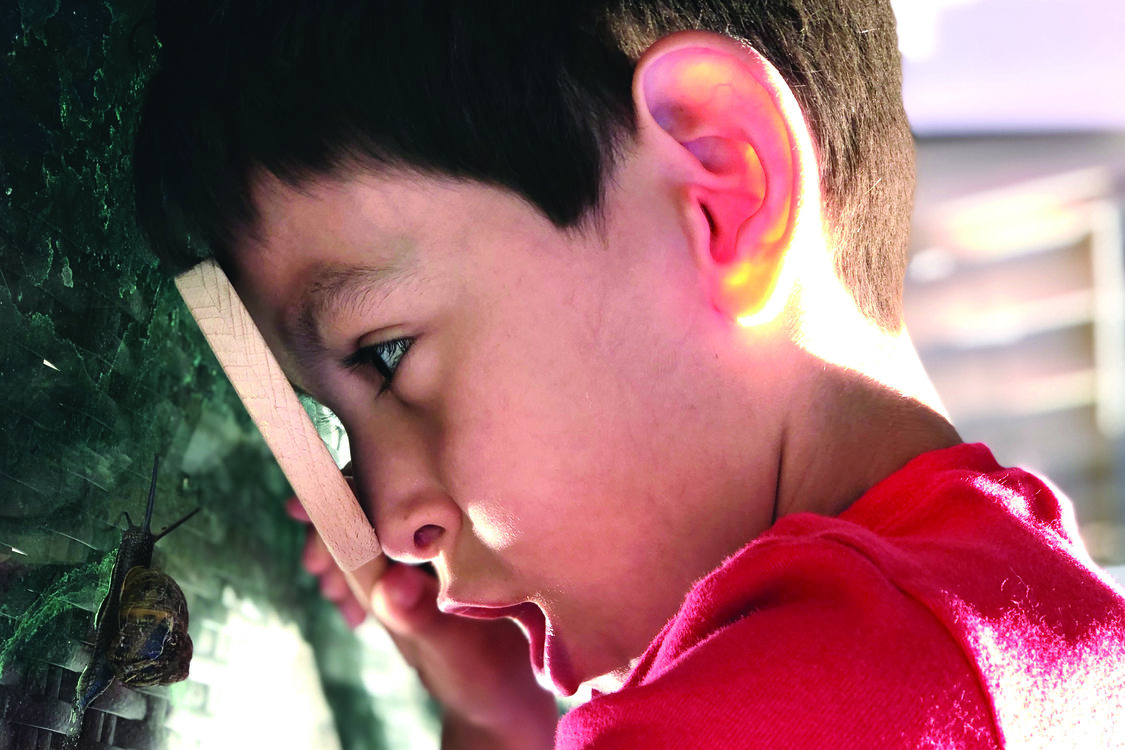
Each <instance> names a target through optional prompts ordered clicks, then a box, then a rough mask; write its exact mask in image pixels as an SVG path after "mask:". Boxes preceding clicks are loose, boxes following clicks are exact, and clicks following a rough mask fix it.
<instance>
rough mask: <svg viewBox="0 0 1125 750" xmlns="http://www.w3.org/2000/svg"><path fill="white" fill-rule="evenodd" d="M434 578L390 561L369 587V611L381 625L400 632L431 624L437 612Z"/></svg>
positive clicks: (412, 630) (417, 629)
mask: <svg viewBox="0 0 1125 750" xmlns="http://www.w3.org/2000/svg"><path fill="white" fill-rule="evenodd" d="M437 590H438V582H437V581H436V580H435V579H434V578H432V577H431V576H428V575H426V573H425V572H423V571H422V570H420V569H418V568H415V567H413V566H410V565H392V566H390V567H389V568H387V571H386V572H385V573H384V574H383V575H382V577H380V578H379V580H378V581H377V582H376V583H375V585H374V587H373V588H372V590H371V611H372V612H373V613H374V614H375V617H376V618H378V619H379V621H380V622H381V623H383V626H384V627H386V628H387V629H388V630H389V631H391V632H392V633H398V634H400V635H407V634H416V633H419V632H422V631H425V630H427V629H429V628H430V627H432V626H433V625H434V623H435V622H436V621H437V620H438V618H439V617H440V616H441V613H440V612H439V611H438V608H437Z"/></svg>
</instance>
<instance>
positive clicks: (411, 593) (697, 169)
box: [135, 0, 1125, 749]
mask: <svg viewBox="0 0 1125 750" xmlns="http://www.w3.org/2000/svg"><path fill="white" fill-rule="evenodd" d="M257 5H258V4H254V3H230V4H219V5H216V6H215V7H208V8H206V9H201V7H200V5H199V4H198V3H185V4H182V5H179V6H171V7H169V8H166V9H164V11H163V13H162V14H161V15H160V16H158V19H157V24H158V33H159V34H160V35H161V38H162V43H163V49H162V61H161V63H162V67H161V70H160V71H159V72H158V73H157V74H156V75H155V76H154V78H153V80H152V82H151V83H150V86H149V90H148V93H147V98H146V102H145V106H144V111H143V113H142V123H141V129H140V132H139V136H138V146H137V154H136V165H135V168H136V175H137V203H138V210H139V213H140V216H141V219H142V223H143V225H144V227H145V229H146V232H147V234H148V236H149V238H150V240H151V241H152V244H153V246H154V247H155V248H156V250H157V252H158V253H159V254H160V255H161V257H162V259H163V260H164V261H165V263H166V264H167V265H168V266H169V267H170V268H171V269H172V270H173V271H179V270H182V269H183V268H185V267H188V266H190V265H191V264H192V263H194V262H195V261H196V260H197V259H198V255H196V254H194V253H195V252H196V251H198V250H200V249H201V250H202V252H203V253H204V254H210V255H213V256H214V257H216V258H217V259H218V260H219V262H220V263H221V265H222V266H223V267H224V269H225V270H226V272H227V274H228V276H230V278H231V280H232V281H233V283H234V284H235V286H236V287H237V289H238V291H239V295H240V296H241V297H242V299H243V300H244V301H245V302H246V304H247V307H248V308H249V309H250V311H251V313H252V315H253V317H254V319H255V321H256V323H257V325H258V327H259V328H260V329H261V330H262V333H263V335H264V336H265V337H266V339H267V341H268V342H269V344H270V347H271V349H272V350H273V351H274V352H275V354H276V355H277V357H278V359H279V361H280V363H281V365H282V367H283V369H284V370H285V372H286V374H287V375H288V377H289V378H290V379H291V380H292V381H293V383H294V384H295V385H296V386H298V387H299V388H301V389H303V390H305V391H306V392H308V393H309V394H311V395H312V396H313V397H315V398H316V399H317V400H319V401H320V402H322V403H323V404H325V405H326V406H327V407H328V408H330V409H331V410H332V411H333V412H335V413H336V414H337V415H338V416H339V417H340V419H341V421H342V422H343V424H344V426H345V428H346V429H347V431H348V434H349V438H350V442H351V447H352V454H353V461H354V469H355V483H356V488H357V493H358V495H359V497H360V499H361V503H362V505H363V507H364V509H365V511H366V513H367V515H368V517H369V518H370V520H371V522H372V524H373V526H374V528H375V530H376V532H377V533H378V536H379V539H380V541H381V543H382V545H383V548H384V551H385V553H386V556H387V557H388V558H390V560H391V561H392V562H391V563H390V565H389V566H388V567H387V569H386V571H385V572H384V574H383V575H382V578H381V579H380V580H379V582H378V583H377V584H376V586H375V589H374V591H373V592H372V607H373V610H374V612H375V614H376V616H377V617H378V618H379V619H380V620H381V621H382V622H383V623H384V624H385V625H386V627H387V628H388V629H389V630H390V632H391V633H392V635H393V637H394V638H395V641H396V643H397V644H398V645H399V647H400V650H401V651H402V652H403V654H404V656H405V657H406V658H407V660H408V661H410V663H411V664H413V665H414V666H415V667H416V668H417V670H418V671H419V673H420V675H421V677H422V680H423V682H424V683H425V684H426V685H427V687H428V689H429V690H430V691H431V692H432V693H433V695H434V696H435V698H436V699H437V700H438V701H439V702H440V703H441V704H442V706H443V707H444V709H445V714H444V717H445V718H444V733H443V742H444V744H445V745H446V746H447V747H489V748H495V747H515V748H533V747H550V746H551V744H552V742H554V743H555V744H556V746H557V747H565V748H577V747H589V748H599V749H602V748H640V747H643V748H664V747H667V748H683V747H763V746H780V747H857V748H861V747H862V748H871V747H920V746H925V747H930V746H933V747H1002V746H1007V747H1038V746H1043V747H1047V746H1050V747H1063V746H1073V747H1109V746H1114V744H1115V743H1121V742H1122V738H1125V724H1123V713H1122V708H1121V698H1120V695H1121V689H1122V687H1125V666H1123V658H1122V657H1123V654H1125V601H1123V600H1122V598H1121V596H1120V595H1119V594H1118V593H1117V592H1116V591H1115V590H1114V589H1113V588H1112V587H1111V586H1110V585H1109V584H1108V583H1106V581H1105V579H1104V578H1103V577H1102V576H1101V574H1100V573H1098V572H1097V571H1096V569H1095V568H1094V567H1093V565H1092V563H1090V561H1089V559H1088V557H1087V556H1086V554H1085V551H1084V549H1083V548H1082V545H1081V542H1080V541H1079V540H1078V537H1077V535H1076V533H1075V531H1074V524H1073V521H1072V519H1071V516H1070V506H1069V505H1068V504H1067V503H1066V501H1065V500H1062V499H1060V498H1057V497H1056V496H1055V495H1054V494H1053V493H1052V491H1051V490H1050V489H1049V488H1048V487H1047V486H1046V485H1044V484H1043V483H1042V482H1041V481H1040V480H1038V479H1036V478H1034V477H1032V476H1030V475H1028V474H1026V473H1024V472H1021V471H1016V470H1008V469H1002V468H1000V467H999V466H997V465H996V463H995V461H994V460H993V459H992V457H991V455H990V454H989V453H988V451H987V449H985V448H983V447H982V446H966V445H962V444H961V440H960V439H959V437H958V435H957V433H956V432H955V430H954V429H953V427H952V426H951V425H950V424H949V422H948V420H947V419H946V417H945V415H944V413H943V410H942V407H941V404H940V402H939V401H938V398H937V396H936V394H935V393H934V392H933V389H932V387H931V385H930V383H929V381H928V379H927V377H926V375H925V373H924V372H923V370H922V367H921V365H920V363H919V361H918V359H917V356H916V354H915V352H914V350H913V348H912V346H911V344H910V341H909V338H908V337H907V335H906V333H905V331H904V329H903V327H902V320H901V308H900V300H899V297H900V293H901V281H902V275H903V270H904V267H905V253H906V246H907V231H908V224H909V213H910V203H911V198H910V196H911V191H912V186H913V167H912V164H913V162H912V158H913V157H912V154H913V152H912V142H911V137H910V132H909V129H908V126H907V123H906V120H905V117H904V114H903V112H902V105H901V98H900V72H899V61H898V55H897V50H896V39H895V33H894V23H893V17H892V15H891V12H890V10H889V7H888V4H887V3H886V2H880V1H878V0H871V1H866V0H865V1H862V2H860V1H855V2H845V1H843V0H790V1H789V2H760V3H739V2H726V3H724V2H717V1H716V2H696V3H690V4H689V3H683V2H672V1H671V0H668V1H666V2H656V1H654V2H620V1H619V2H594V1H592V0H591V1H587V2H560V3H520V2H510V3H489V4H484V3H482V4H480V5H479V7H476V6H474V7H467V4H463V3H462V4H457V3H453V2H409V3H407V2H374V1H372V2H361V1H360V0H337V1H335V2H320V3H312V2H299V1H297V0H292V1H290V2H271V3H263V4H261V7H260V8H259V7H256V6H257ZM419 563H429V564H430V565H431V566H432V568H433V569H434V570H435V571H436V573H437V575H436V579H435V578H432V577H430V576H428V575H427V574H426V573H424V572H423V571H422V570H420V569H419V568H417V567H413V565H414V564H419ZM307 564H308V565H309V567H310V568H311V569H313V570H314V571H315V572H317V573H318V574H320V575H322V576H323V579H324V581H323V587H324V589H325V591H326V593H328V595H329V596H330V597H331V598H333V599H335V600H337V601H339V602H341V606H342V608H344V609H345V610H348V609H349V608H352V609H351V612H352V617H355V616H356V614H355V612H354V607H355V604H354V603H352V602H350V600H349V598H348V596H347V594H346V588H345V587H344V586H343V585H342V578H341V577H340V574H339V572H338V571H335V570H334V569H333V568H332V566H331V564H330V563H329V562H328V560H327V558H326V557H325V555H324V551H323V549H322V548H321V547H319V546H318V545H317V543H316V540H315V537H314V539H313V542H312V545H311V547H310V550H309V553H308V556H307ZM685 597H686V598H685ZM513 621H514V622H515V623H516V624H517V625H518V630H517V629H516V628H515V626H513V624H512V623H513ZM520 630H522V635H521V634H520V633H519V631H520ZM524 636H526V642H525V641H524V639H523V638H524ZM527 642H530V649H531V662H532V665H531V668H530V669H529V667H528V665H527V663H526V659H525V658H524V656H523V654H525V653H526V651H525V650H524V649H526V648H527ZM533 673H534V674H533ZM536 676H537V677H538V678H539V680H540V681H542V682H544V683H547V684H550V685H552V687H553V688H554V689H555V690H556V691H557V692H559V693H563V694H569V693H573V692H574V691H575V690H576V689H577V688H578V687H579V686H580V685H581V684H583V683H589V684H591V685H593V686H594V688H595V689H596V691H597V694H598V695H597V697H596V698H595V699H594V700H593V701H591V702H590V703H588V704H586V705H585V706H582V707H580V708H578V709H576V710H575V711H572V712H571V713H570V714H569V715H568V716H567V717H565V719H564V720H563V721H562V723H561V724H560V725H559V726H558V728H557V730H556V726H555V713H554V707H553V702H552V700H551V698H550V696H549V695H548V694H547V693H545V692H544V691H542V690H539V689H538V688H537V687H536V680H535V677H536Z"/></svg>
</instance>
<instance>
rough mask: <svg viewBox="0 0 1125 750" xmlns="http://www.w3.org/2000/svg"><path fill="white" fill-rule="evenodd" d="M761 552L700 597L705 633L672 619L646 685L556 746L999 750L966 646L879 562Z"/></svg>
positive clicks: (779, 545)
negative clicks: (673, 621) (719, 584)
mask: <svg viewBox="0 0 1125 750" xmlns="http://www.w3.org/2000/svg"><path fill="white" fill-rule="evenodd" d="M759 552H760V554H757V555H755V556H754V557H753V561H752V564H751V565H748V566H746V568H745V569H744V570H740V571H737V574H735V575H731V576H726V577H725V578H724V579H723V580H722V585H721V587H720V588H719V589H718V590H712V591H703V592H700V591H699V590H698V589H697V591H696V592H695V594H693V596H694V595H698V596H700V597H701V600H700V601H699V602H696V603H695V605H694V606H696V608H697V609H698V610H700V611H701V612H702V611H703V610H706V613H705V614H700V619H701V621H702V620H706V621H707V623H708V626H707V627H706V628H698V627H693V626H692V624H691V623H690V622H689V623H688V624H687V625H686V626H684V627H679V622H677V623H673V624H672V625H671V626H670V628H669V629H666V631H665V633H664V634H663V640H662V642H661V643H660V644H659V646H658V648H659V651H660V652H659V653H657V654H655V655H654V654H653V653H652V652H650V653H649V654H647V655H646V661H647V673H646V674H645V676H644V679H643V682H642V684H638V685H633V686H627V687H626V688H624V689H623V690H621V691H619V692H617V693H615V694H610V695H605V696H601V697H599V698H596V699H595V700H593V701H591V702H589V703H587V704H585V705H583V706H580V707H578V708H576V709H575V710H573V711H572V712H571V713H570V714H568V715H567V716H566V717H564V719H563V721H562V722H561V723H560V727H559V732H558V735H557V744H556V747H557V748H558V749H559V750H577V749H578V748H583V749H584V750H618V749H621V750H625V749H626V748H628V749H630V750H632V749H635V748H646V749H647V750H661V749H663V748H668V749H669V750H671V748H676V749H677V750H679V749H681V748H732V749H733V748H765V747H770V748H805V747H808V748H841V749H843V748H863V749H864V750H869V749H870V748H888V749H891V748H922V747H932V748H996V747H999V743H998V741H997V738H996V730H995V724H994V721H993V719H992V715H991V709H990V704H989V700H988V698H987V696H986V694H985V693H984V691H983V690H982V688H981V683H980V679H979V676H978V675H977V673H976V671H975V667H974V666H973V664H972V663H971V662H970V660H969V659H968V658H967V657H966V655H965V652H964V650H963V649H962V647H961V646H960V645H959V644H958V643H957V641H956V640H955V638H954V637H953V636H952V635H951V634H950V633H949V632H948V630H947V629H946V628H945V627H944V626H943V625H942V624H941V622H940V621H939V620H938V618H937V617H935V616H934V615H933V614H932V613H931V612H930V611H929V609H928V608H927V607H926V606H925V605H924V604H922V603H920V602H919V601H917V600H915V599H914V598H912V597H911V596H909V595H908V594H906V593H905V592H903V591H902V590H900V589H899V588H898V587H896V586H895V585H894V583H893V582H892V581H891V580H889V579H888V577H887V576H886V575H885V574H884V572H883V571H881V570H880V569H879V567H878V566H877V564H876V563H875V562H874V561H873V560H871V559H870V558H869V557H867V556H866V555H864V554H863V553H862V552H860V551H857V550H856V549H853V548H851V547H850V546H848V545H847V544H844V543H840V542H838V541H834V540H831V539H816V540H811V541H810V540H793V539H777V540H771V542H770V544H769V545H768V548H764V549H762V550H759ZM736 588H737V589H738V590H737V591H735V590H732V589H736ZM708 599H711V600H713V601H710V602H709V601H708ZM728 603H733V604H728ZM692 607H693V603H692V602H691V601H689V602H688V604H687V606H686V607H685V610H686V611H688V612H689V617H688V620H689V621H690V619H691V617H690V612H691V610H692ZM682 614H683V613H681V615H682ZM654 648H657V647H654Z"/></svg>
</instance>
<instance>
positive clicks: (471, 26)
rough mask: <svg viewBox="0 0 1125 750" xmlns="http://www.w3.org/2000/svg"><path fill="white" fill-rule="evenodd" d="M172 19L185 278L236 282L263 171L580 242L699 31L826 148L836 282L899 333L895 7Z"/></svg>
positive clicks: (144, 174)
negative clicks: (457, 189)
mask: <svg viewBox="0 0 1125 750" xmlns="http://www.w3.org/2000/svg"><path fill="white" fill-rule="evenodd" d="M165 5H166V7H165V9H164V10H163V11H162V13H161V14H160V15H158V19H157V32H158V33H159V35H160V37H161V41H162V44H163V49H162V69H161V71H160V72H159V73H157V75H156V76H155V77H154V78H153V80H152V82H151V83H150V85H149V89H148V94H147V98H146V103H145V109H144V116H143V118H142V126H141V132H140V136H139V145H138V150H137V154H136V174H137V206H138V209H139V215H140V217H141V221H142V226H143V228H144V230H145V232H146V233H147V235H148V237H149V238H150V240H151V241H152V243H153V245H154V247H155V249H156V251H157V253H158V254H159V255H161V256H162V258H163V259H164V260H166V261H167V263H168V265H169V267H170V268H172V269H174V270H182V269H183V268H185V267H186V266H188V265H190V264H192V262H193V261H194V260H196V259H198V258H199V257H200V256H201V251H202V254H207V253H214V254H215V255H217V256H218V257H219V259H220V261H221V262H222V263H223V264H224V265H228V264H227V263H226V262H225V261H226V258H227V257H228V256H229V254H230V253H231V252H233V248H234V247H235V246H236V245H237V244H238V239H239V237H240V236H241V235H242V234H244V233H245V232H246V231H247V230H248V229H249V228H252V227H253V222H254V213H255V207H254V206H253V205H252V203H251V202H250V189H249V187H250V184H251V182H252V180H253V178H254V175H255V174H257V173H258V172H259V171H261V170H265V171H268V172H271V173H273V174H275V175H277V176H278V177H280V178H281V179H282V180H284V181H286V182H288V183H290V184H293V185H300V184H301V183H302V182H304V181H306V180H308V179H310V178H312V177H315V176H321V175H324V174H328V173H332V172H334V171H338V170H340V169H342V168H345V167H348V166H353V165H357V164H358V165H371V166H375V167H377V168H378V167H385V166H392V167H406V168H409V169H414V170H421V171H425V172H427V173H433V174H440V175H448V176H452V177H457V178H466V179H472V180H476V181H480V182H483V183H486V184H492V185H496V186H499V187H504V188H507V189H509V190H512V191H513V192H515V193H516V194H518V195H520V196H521V197H523V198H525V199H526V200H527V201H528V202H530V203H531V204H532V205H534V206H536V207H537V208H538V209H539V210H540V211H542V212H543V214H544V215H545V216H547V217H548V218H549V219H550V220H551V221H552V222H553V223H554V224H555V225H556V226H559V227H572V226H576V225H579V224H581V223H582V222H583V221H585V220H588V219H590V218H591V217H592V216H593V215H595V214H596V211H597V208H598V205H599V202H600V199H601V196H602V194H603V192H604V188H605V184H606V181H607V180H608V179H610V177H611V175H612V173H613V169H614V166H615V164H616V161H617V159H618V157H619V156H620V154H621V153H622V150H623V149H625V148H626V147H627V144H628V142H629V139H630V137H631V136H632V135H633V134H634V132H635V127H636V121H635V116H634V112H633V102H632V96H631V85H632V77H633V72H634V67H635V64H636V62H637V60H638V59H639V57H640V55H641V54H642V53H643V52H644V51H645V50H646V49H647V48H648V47H649V46H650V45H651V44H652V43H653V42H655V41H656V40H657V39H659V38H661V37H663V36H666V35H668V34H670V33H672V32H675V31H680V30H685V29H704V30H710V31H714V32H718V33H725V34H728V35H731V36H734V37H737V38H740V39H743V40H745V41H746V42H747V43H749V44H750V45H751V46H752V47H754V49H756V50H757V51H758V52H760V53H761V54H762V55H763V56H765V57H766V58H767V59H768V60H769V61H770V62H771V63H773V65H774V66H776V68H777V69H778V70H779V71H780V73H781V75H782V76H783V78H784V79H785V81H786V83H787V84H788V86H789V88H790V89H791V90H792V92H793V95H794V96H795V97H796V99H797V101H798V102H799V103H800V105H801V108H802V110H803V111H804V113H805V115H806V117H807V118H808V120H809V125H810V129H811V131H812V135H813V140H814V142H815V144H816V148H817V163H818V166H819V171H820V184H821V187H822V189H823V200H824V214H825V221H826V225H827V227H828V229H829V232H830V233H831V235H832V239H833V242H832V244H833V246H834V251H835V253H836V259H835V263H836V269H837V272H838V274H839V275H840V277H841V278H842V279H843V280H844V282H845V285H846V286H847V288H848V289H849V290H850V291H851V292H852V294H853V296H854V297H855V299H856V300H857V302H858V305H859V307H860V309H861V310H862V311H863V312H865V313H866V314H867V315H869V316H870V317H871V318H872V319H873V320H875V321H876V322H877V323H878V324H879V325H880V326H882V327H884V328H886V329H888V330H895V329H897V328H898V327H899V324H900V320H899V319H900V300H899V294H900V288H901V283H902V275H903V270H904V267H905V256H906V243H907V235H908V231H909V219H910V212H911V195H912V191H913V180H914V169H913V142H912V140H911V135H910V132H909V128H908V124H907V122H906V117H905V114H904V112H903V108H902V101H901V72H900V65H899V56H898V49H897V38H896V34H895V25H894V17H893V15H892V12H891V10H890V5H889V2H888V0H863V1H862V2H855V1H854V0H785V1H783V2H778V1H776V0H770V1H769V2H764V1H755V0H749V1H738V0H699V1H697V2H684V1H683V0H657V1H652V2H645V1H632V0H626V1H619V2H613V1H605V2H602V1H591V0H567V1H566V2H533V3H532V2H518V1H517V2H499V3H480V4H475V3H464V2H443V1H438V2H434V1H428V2H386V1H373V2H368V1H367V0H331V1H329V2H310V1H309V0H282V1H280V2H215V0H206V1H205V2H169V3H166V4H165ZM185 236H190V237H191V238H192V242H190V243H189V242H185ZM228 268H229V265H228Z"/></svg>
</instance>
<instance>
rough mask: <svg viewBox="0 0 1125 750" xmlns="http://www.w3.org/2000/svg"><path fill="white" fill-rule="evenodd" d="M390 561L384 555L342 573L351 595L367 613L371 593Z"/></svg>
mask: <svg viewBox="0 0 1125 750" xmlns="http://www.w3.org/2000/svg"><path fill="white" fill-rule="evenodd" d="M389 564H390V561H389V560H388V559H387V558H386V556H384V555H379V556H378V557H376V558H374V559H372V560H368V561H367V562H366V563H364V564H363V565H360V566H359V567H358V568H356V569H355V570H346V571H344V579H345V580H346V581H347V583H348V586H349V587H350V588H351V590H352V595H353V596H355V598H356V600H357V601H358V602H359V603H360V605H361V606H362V607H363V608H364V609H365V610H367V611H370V610H371V592H372V591H373V590H374V588H375V583H376V582H377V581H378V580H379V578H381V577H382V576H383V574H384V573H385V572H386V570H387V567H388V566H389Z"/></svg>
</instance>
